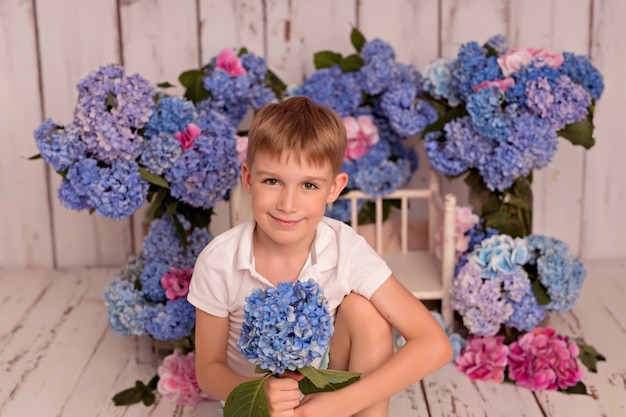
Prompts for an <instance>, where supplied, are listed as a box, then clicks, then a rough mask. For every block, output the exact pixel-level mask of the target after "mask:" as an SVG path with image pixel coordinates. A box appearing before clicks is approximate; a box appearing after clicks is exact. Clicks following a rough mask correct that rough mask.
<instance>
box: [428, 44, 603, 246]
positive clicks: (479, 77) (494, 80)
mask: <svg viewBox="0 0 626 417" xmlns="http://www.w3.org/2000/svg"><path fill="white" fill-rule="evenodd" d="M504 43H505V38H504V37H503V36H494V37H493V38H491V39H489V41H488V42H487V43H486V44H485V45H483V46H480V45H479V44H478V43H477V42H469V43H466V44H464V45H462V46H461V47H460V49H459V52H458V55H457V56H456V58H447V57H444V58H439V59H437V60H435V61H434V62H432V63H431V64H430V65H429V66H428V67H426V68H425V69H424V71H423V79H424V81H423V83H424V90H425V92H426V94H425V96H426V100H427V101H428V103H430V104H431V105H432V106H433V107H435V108H436V109H437V114H438V117H437V119H436V121H435V122H434V123H432V124H430V125H429V126H427V127H426V128H425V129H424V130H423V134H424V139H425V147H426V152H427V155H428V158H429V161H430V163H431V165H432V166H433V168H434V169H436V170H437V171H438V172H440V173H441V174H443V175H446V176H448V177H457V176H460V175H463V174H468V175H466V177H465V181H466V183H467V184H468V185H469V186H470V203H471V204H472V205H473V206H474V208H475V209H476V211H477V212H478V214H479V215H480V216H481V217H483V218H485V220H486V225H487V226H490V227H495V228H497V229H499V230H500V231H501V232H502V233H506V234H508V235H510V236H525V235H528V234H530V233H531V230H532V229H531V227H532V190H531V188H530V182H531V181H532V172H533V170H535V169H541V168H545V167H546V166H547V165H548V164H549V162H550V160H551V159H552V157H553V155H554V153H555V152H556V150H557V147H558V143H559V142H558V139H557V138H558V137H562V138H565V139H567V140H569V141H570V142H571V143H573V144H574V145H581V146H583V147H585V148H586V149H589V148H591V147H592V146H593V145H594V139H593V136H592V135H593V112H594V106H595V102H596V100H598V99H599V98H600V96H601V95H602V91H603V89H604V83H603V79H602V76H601V74H600V73H599V71H598V70H597V69H596V68H595V67H594V66H593V65H592V64H591V63H590V62H589V60H588V59H587V57H585V56H582V55H576V54H573V53H570V52H565V53H551V52H549V51H547V50H545V49H534V48H518V49H507V48H506V47H505V46H504Z"/></svg>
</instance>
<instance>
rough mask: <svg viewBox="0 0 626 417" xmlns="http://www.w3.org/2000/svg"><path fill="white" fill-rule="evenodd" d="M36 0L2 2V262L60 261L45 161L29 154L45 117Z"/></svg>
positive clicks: (14, 264)
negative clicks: (55, 250)
mask: <svg viewBox="0 0 626 417" xmlns="http://www.w3.org/2000/svg"><path fill="white" fill-rule="evenodd" d="M32 3H33V2H24V1H19V0H8V1H3V2H2V5H1V6H0V33H1V35H0V97H3V99H2V100H0V126H2V137H3V140H2V141H0V213H2V216H0V267H12V268H16V267H18V268H19V267H48V268H49V267H52V266H54V259H53V250H52V248H53V246H52V231H51V227H50V225H51V224H50V205H49V202H48V195H47V187H46V167H45V163H44V162H43V161H28V160H26V159H25V158H28V157H30V156H32V155H35V154H37V153H38V152H39V150H38V149H37V147H36V146H35V140H34V138H33V130H34V129H35V128H36V127H37V126H38V125H39V124H40V123H41V121H42V120H41V104H40V103H41V102H40V100H41V97H40V96H39V81H38V63H37V44H36V43H37V39H36V31H35V19H34V13H33V4H32Z"/></svg>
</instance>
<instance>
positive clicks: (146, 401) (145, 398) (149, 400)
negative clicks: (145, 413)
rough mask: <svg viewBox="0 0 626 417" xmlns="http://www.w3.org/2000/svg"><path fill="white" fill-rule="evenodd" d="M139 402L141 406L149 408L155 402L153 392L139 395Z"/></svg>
mask: <svg viewBox="0 0 626 417" xmlns="http://www.w3.org/2000/svg"><path fill="white" fill-rule="evenodd" d="M141 401H142V402H143V405H145V406H146V407H149V406H151V405H152V404H154V402H155V401H156V396H155V395H154V392H144V393H143V394H142V395H141Z"/></svg>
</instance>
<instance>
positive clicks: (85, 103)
mask: <svg viewBox="0 0 626 417" xmlns="http://www.w3.org/2000/svg"><path fill="white" fill-rule="evenodd" d="M77 89H78V101H77V104H76V107H75V109H74V125H75V126H76V128H77V129H78V130H79V131H80V132H81V135H82V138H83V140H84V142H85V144H86V145H87V150H88V151H89V152H90V153H91V154H92V155H93V156H94V157H95V158H96V159H98V160H100V161H104V162H107V163H112V162H113V161H116V160H118V159H124V160H127V161H130V160H134V159H136V158H137V157H138V156H139V155H140V154H141V149H142V148H141V144H142V137H141V136H140V135H139V133H138V131H139V130H140V129H141V128H143V127H144V126H145V124H146V123H147V122H148V120H149V118H150V115H151V114H152V108H153V106H154V100H153V97H154V93H155V86H154V85H152V84H151V83H150V82H148V81H147V80H145V79H144V78H142V77H140V76H139V75H137V74H134V75H131V76H127V75H126V74H125V72H124V68H123V67H122V66H121V65H118V64H111V65H106V66H102V67H100V69H99V70H97V71H93V72H91V73H90V74H89V75H88V76H87V77H85V78H83V79H82V80H80V82H79V83H78V85H77Z"/></svg>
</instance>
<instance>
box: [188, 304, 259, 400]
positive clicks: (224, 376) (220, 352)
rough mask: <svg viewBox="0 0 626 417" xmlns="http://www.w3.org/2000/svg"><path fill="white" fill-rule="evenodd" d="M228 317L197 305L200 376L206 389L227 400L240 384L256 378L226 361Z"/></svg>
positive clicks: (198, 376)
mask: <svg viewBox="0 0 626 417" xmlns="http://www.w3.org/2000/svg"><path fill="white" fill-rule="evenodd" d="M227 344H228V317H216V316H212V315H210V314H208V313H206V312H204V311H202V310H200V309H198V308H196V378H197V379H198V385H199V386H200V388H201V389H202V391H204V392H206V393H207V394H209V395H211V396H213V397H215V398H218V399H220V400H223V401H225V400H226V397H228V394H230V392H231V391H232V390H233V389H235V387H237V386H238V385H239V384H241V383H243V382H246V381H252V380H253V379H254V378H246V377H244V376H241V375H239V374H238V373H236V372H234V371H233V370H232V369H230V368H229V367H228V366H227V365H226V347H227Z"/></svg>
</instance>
